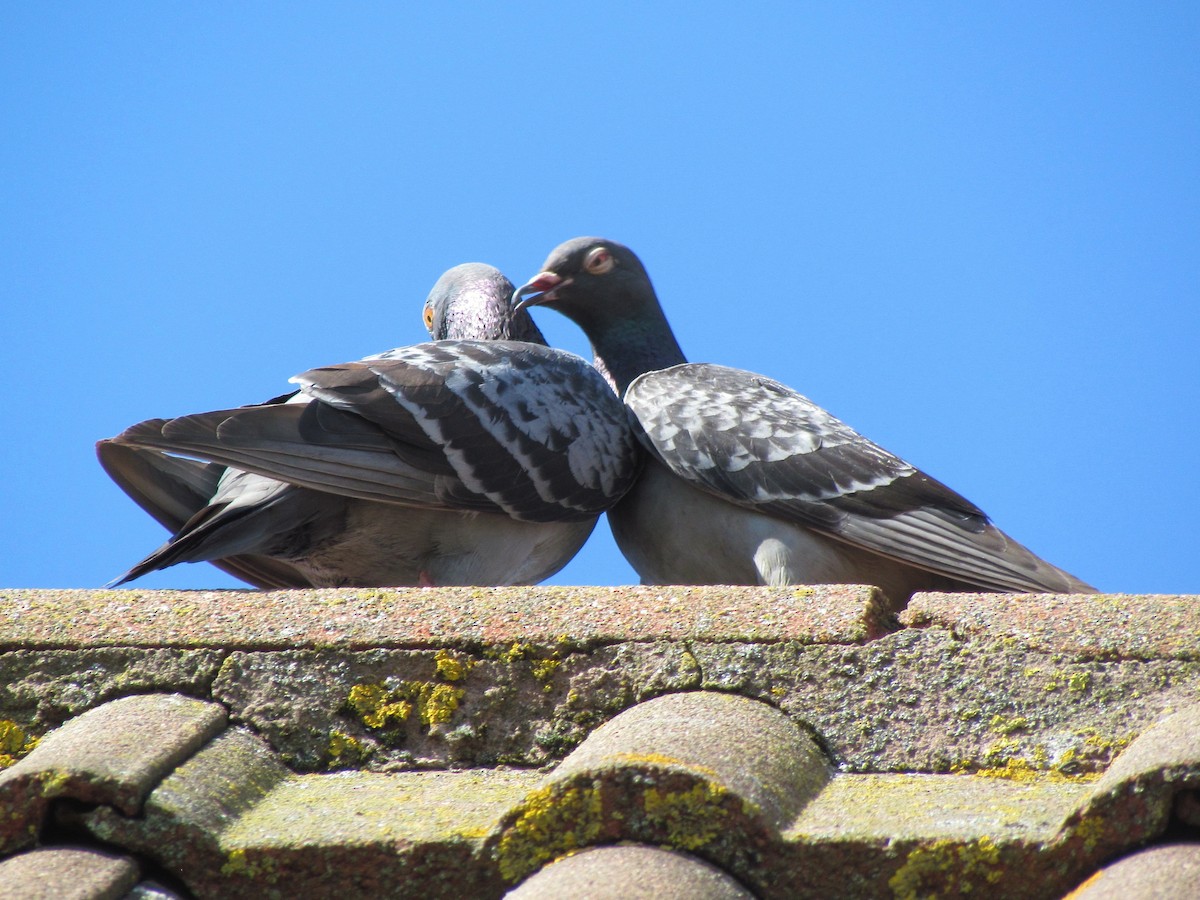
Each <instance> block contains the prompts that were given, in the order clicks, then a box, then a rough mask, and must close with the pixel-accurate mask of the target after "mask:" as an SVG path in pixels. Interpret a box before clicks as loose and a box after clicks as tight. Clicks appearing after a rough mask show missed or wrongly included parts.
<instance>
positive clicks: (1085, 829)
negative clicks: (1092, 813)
mask: <svg viewBox="0 0 1200 900" xmlns="http://www.w3.org/2000/svg"><path fill="white" fill-rule="evenodd" d="M1075 836H1076V837H1078V838H1080V839H1081V840H1082V841H1083V849H1084V852H1085V853H1091V852H1092V851H1093V850H1095V849H1096V845H1097V844H1098V843H1100V840H1101V839H1102V838H1103V837H1104V822H1102V821H1101V820H1100V819H1083V820H1082V821H1081V822H1080V823H1079V824H1078V825H1077V826H1076V827H1075Z"/></svg>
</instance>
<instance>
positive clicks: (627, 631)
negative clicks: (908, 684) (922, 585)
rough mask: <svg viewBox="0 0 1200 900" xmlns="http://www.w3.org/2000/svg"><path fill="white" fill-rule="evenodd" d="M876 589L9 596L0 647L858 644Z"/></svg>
mask: <svg viewBox="0 0 1200 900" xmlns="http://www.w3.org/2000/svg"><path fill="white" fill-rule="evenodd" d="M879 604H880V594H879V592H878V591H877V590H876V589H875V588H870V587H861V586H857V587H856V586H853V585H817V586H814V587H789V588H755V587H729V586H716V587H714V586H698V587H687V586H684V587H680V586H664V587H614V588H575V587H546V586H538V587H519V588H439V589H438V590H436V591H429V590H427V589H423V588H371V589H341V590H332V589H331V590H311V591H138V590H116V591H55V590H11V589H9V590H0V648H6V647H22V646H24V647H35V648H56V647H64V648H74V647H79V646H92V647H95V646H117V647H124V646H134V647H136V646H156V647H157V646H168V647H189V648H201V647H219V648H230V649H232V648H237V649H252V650H263V649H271V648H276V649H293V648H297V647H351V648H366V647H421V646H423V647H438V646H446V645H457V644H462V643H476V644H504V643H511V642H513V641H532V642H534V643H540V644H552V643H554V642H555V641H557V640H558V639H559V638H560V637H561V636H562V635H564V634H566V635H569V636H570V637H571V639H572V640H574V641H577V642H579V643H581V644H589V643H615V642H618V641H626V640H640V639H643V638H644V637H645V636H646V635H648V634H649V635H653V636H655V637H656V638H665V639H668V640H670V639H674V640H684V639H698V640H722V639H724V638H727V637H729V636H731V635H735V634H736V635H740V636H741V637H743V638H748V639H752V640H764V641H778V640H800V641H807V642H836V643H840V642H848V641H860V640H864V639H866V638H867V637H869V636H870V635H872V634H876V633H881V632H882V631H884V630H886V629H887V628H888V627H890V625H889V622H890V620H889V618H888V617H887V616H886V615H885V614H884V613H882V612H881V608H880V605H879Z"/></svg>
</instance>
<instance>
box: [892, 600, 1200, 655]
mask: <svg viewBox="0 0 1200 900" xmlns="http://www.w3.org/2000/svg"><path fill="white" fill-rule="evenodd" d="M900 620H901V621H902V622H903V623H904V624H905V625H909V626H912V627H921V628H925V627H929V626H940V627H943V628H948V629H950V631H951V632H953V633H954V634H955V635H956V636H958V637H967V636H971V635H987V636H988V637H989V638H991V639H993V640H994V639H1000V638H1003V637H1005V636H1008V637H1011V638H1015V639H1017V640H1019V641H1020V642H1021V644H1022V645H1023V646H1026V647H1029V648H1030V649H1032V650H1040V651H1048V652H1051V653H1067V654H1070V655H1071V656H1073V657H1076V658H1080V659H1084V658H1087V659H1178V660H1190V661H1192V662H1195V661H1197V660H1200V604H1198V603H1197V602H1196V598H1195V597H1194V596H1172V595H1164V594H1061V595H1055V594H917V595H916V596H915V597H913V599H912V601H911V602H910V603H909V605H908V608H907V609H906V610H905V611H904V612H903V613H901V615H900ZM1151 621H1153V622H1154V625H1153V627H1147V624H1148V623H1149V622H1151Z"/></svg>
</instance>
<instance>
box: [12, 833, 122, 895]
mask: <svg viewBox="0 0 1200 900" xmlns="http://www.w3.org/2000/svg"><path fill="white" fill-rule="evenodd" d="M139 877H140V869H139V867H138V865H137V863H136V862H134V861H133V860H132V859H130V858H129V857H127V856H120V855H118V854H116V853H110V852H107V851H104V850H98V849H96V848H95V847H74V846H61V847H39V848H38V849H36V850H27V851H25V852H24V853H18V854H16V855H15V856H10V857H8V858H7V859H3V860H0V892H2V893H3V895H4V897H5V898H7V900H122V898H124V897H126V896H128V894H129V892H130V891H132V890H133V889H134V888H135V887H136V885H137V882H138V878H139Z"/></svg>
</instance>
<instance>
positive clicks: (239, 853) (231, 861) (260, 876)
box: [221, 849, 279, 884]
mask: <svg viewBox="0 0 1200 900" xmlns="http://www.w3.org/2000/svg"><path fill="white" fill-rule="evenodd" d="M221 874H222V875H243V876H245V877H246V878H247V879H249V880H251V881H265V882H267V883H268V884H274V883H275V882H276V881H278V880H279V873H278V871H277V867H276V865H275V862H274V861H273V860H271V859H251V858H250V857H248V856H247V854H246V851H245V850H242V849H238V850H232V851H230V853H229V856H228V857H227V858H226V860H225V863H224V864H223V865H222V866H221Z"/></svg>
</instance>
